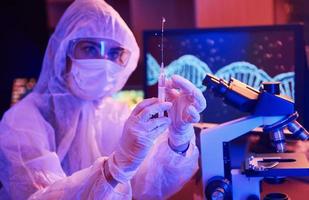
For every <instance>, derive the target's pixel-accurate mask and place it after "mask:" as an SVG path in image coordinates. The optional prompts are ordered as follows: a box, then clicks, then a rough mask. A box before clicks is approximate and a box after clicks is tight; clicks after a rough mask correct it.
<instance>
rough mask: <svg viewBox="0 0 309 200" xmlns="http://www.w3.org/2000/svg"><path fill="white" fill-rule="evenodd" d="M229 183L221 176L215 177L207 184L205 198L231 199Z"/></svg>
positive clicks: (214, 199) (208, 199)
mask: <svg viewBox="0 0 309 200" xmlns="http://www.w3.org/2000/svg"><path fill="white" fill-rule="evenodd" d="M230 187H231V186H230V181H229V180H228V179H225V178H223V177H221V176H215V177H213V178H211V179H209V181H208V182H207V185H206V188H205V196H206V198H207V200H226V199H231V189H230Z"/></svg>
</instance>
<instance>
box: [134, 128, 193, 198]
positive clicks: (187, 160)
mask: <svg viewBox="0 0 309 200" xmlns="http://www.w3.org/2000/svg"><path fill="white" fill-rule="evenodd" d="M198 156H199V152H198V149H197V147H196V145H195V137H193V138H192V140H191V142H190V146H189V149H188V150H187V152H186V154H185V155H180V154H177V153H175V152H174V151H173V150H172V149H171V148H170V147H169V145H168V136H167V133H164V134H163V135H161V136H160V137H159V138H158V140H157V141H156V143H155V146H154V147H153V149H152V151H151V153H150V154H149V155H148V156H147V158H146V159H145V161H144V162H143V163H142V165H141V167H140V168H139V170H138V172H137V174H136V175H135V176H134V178H133V180H132V190H133V197H134V199H167V198H168V197H170V196H171V195H173V194H175V193H176V192H178V191H179V190H180V189H181V188H182V187H183V186H184V184H185V183H187V182H188V181H189V180H190V178H191V177H192V176H193V175H194V174H195V172H196V171H197V169H198Z"/></svg>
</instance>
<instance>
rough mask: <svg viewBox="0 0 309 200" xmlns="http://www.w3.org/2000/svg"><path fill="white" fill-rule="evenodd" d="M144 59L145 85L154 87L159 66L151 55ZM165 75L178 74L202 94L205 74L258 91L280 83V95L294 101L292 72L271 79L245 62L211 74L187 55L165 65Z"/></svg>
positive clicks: (199, 61) (203, 63) (235, 63)
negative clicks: (271, 83) (264, 83)
mask: <svg viewBox="0 0 309 200" xmlns="http://www.w3.org/2000/svg"><path fill="white" fill-rule="evenodd" d="M146 59H147V60H146V64H147V66H146V67H147V84H148V85H154V84H156V83H157V81H158V79H157V78H158V75H159V70H160V65H159V64H158V62H157V61H156V59H155V58H154V57H153V56H152V55H151V54H147V55H146ZM165 73H166V76H167V77H168V78H169V77H171V76H172V75H173V74H178V75H180V76H182V77H184V78H186V79H188V80H190V81H191V82H192V83H193V84H194V85H195V86H196V87H197V88H199V89H200V90H201V91H202V92H204V91H205V90H206V87H205V86H204V85H203V84H202V82H203V79H204V77H205V76H206V74H207V73H210V74H214V75H215V76H218V77H219V78H223V79H225V80H227V81H228V80H230V78H232V77H233V78H235V79H237V80H240V81H241V82H243V83H245V84H247V85H249V86H251V87H254V88H256V89H259V87H260V85H261V83H262V82H264V81H279V82H281V86H280V92H281V94H283V95H286V96H289V97H290V98H292V99H294V85H295V83H294V76H295V73H294V72H287V73H281V74H278V75H277V76H275V77H273V78H272V77H270V76H269V75H268V74H267V73H266V72H265V71H264V70H262V69H259V68H257V67H256V66H255V65H253V64H251V63H249V62H245V61H238V62H233V63H230V64H229V65H226V66H224V67H222V68H221V69H220V70H218V71H217V72H216V73H213V72H212V71H211V70H210V68H209V67H208V65H207V64H206V63H205V62H203V61H202V60H200V59H199V58H197V57H196V56H194V55H189V54H187V55H183V56H181V57H179V58H178V59H176V60H174V61H172V62H171V63H170V64H169V65H167V66H166V67H165Z"/></svg>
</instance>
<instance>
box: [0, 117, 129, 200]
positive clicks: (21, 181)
mask: <svg viewBox="0 0 309 200" xmlns="http://www.w3.org/2000/svg"><path fill="white" fill-rule="evenodd" d="M40 136H41V137H40ZM45 141H46V138H44V137H42V134H35V133H32V132H31V133H30V132H29V131H26V130H18V131H16V130H14V131H13V130H12V129H11V128H9V127H8V126H6V125H5V124H3V123H0V180H1V182H2V184H3V187H4V189H5V191H6V195H7V196H9V197H10V199H13V200H14V199H27V198H29V199H46V200H54V199H131V198H132V192H131V185H130V183H127V184H118V185H117V186H116V187H115V188H113V187H112V186H111V185H110V184H109V183H108V182H107V181H106V179H105V177H104V174H103V173H102V170H103V162H104V160H105V159H106V158H103V157H102V158H99V159H98V160H97V161H96V162H95V163H94V164H93V165H92V166H90V167H88V168H85V169H83V170H80V171H78V172H76V173H74V174H72V175H71V176H66V175H65V173H64V172H63V169H62V167H61V164H60V160H59V157H58V156H57V154H56V153H55V152H52V151H50V150H49V148H48V144H47V143H46V142H45Z"/></svg>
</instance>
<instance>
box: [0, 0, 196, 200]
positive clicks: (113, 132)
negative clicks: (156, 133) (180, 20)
mask: <svg viewBox="0 0 309 200" xmlns="http://www.w3.org/2000/svg"><path fill="white" fill-rule="evenodd" d="M88 37H97V38H107V39H112V40H115V41H117V42H118V43H120V44H121V45H123V46H125V47H126V48H127V49H128V50H129V51H130V52H131V56H130V59H129V61H128V63H127V65H126V66H125V68H124V70H122V71H121V72H119V73H118V74H117V77H118V78H117V80H116V83H115V85H114V87H113V88H111V89H110V90H109V91H108V92H107V93H106V94H104V98H103V97H102V98H100V99H97V100H95V101H89V100H83V99H81V98H79V97H76V96H75V95H73V94H72V93H71V92H70V89H69V88H68V86H67V83H66V78H65V77H66V76H67V75H68V74H67V71H66V51H67V46H68V42H69V41H70V40H71V39H75V38H88ZM138 57H139V49H138V46H137V44H136V41H135V39H134V36H133V34H132V33H131V31H130V30H129V28H128V27H127V26H126V24H125V22H124V21H123V20H122V19H121V18H120V16H119V14H118V13H117V12H116V11H114V10H113V9H112V8H111V7H110V6H109V5H108V4H106V3H105V2H104V1H103V0H77V1H75V2H74V3H73V4H72V5H71V6H70V7H69V8H68V9H67V11H66V12H65V13H64V15H63V17H62V18H61V20H60V22H59V24H58V26H57V28H56V30H55V32H54V34H53V35H52V36H51V38H50V40H49V43H48V47H47V50H46V53H45V57H44V61H43V66H42V71H41V74H40V78H39V81H38V83H37V85H36V87H35V89H34V91H33V92H32V93H31V94H29V95H28V96H27V97H25V98H24V99H23V100H22V101H21V102H19V103H18V104H16V105H15V106H14V107H12V108H11V109H10V110H9V111H7V112H6V113H5V115H4V117H3V119H2V121H1V123H0V181H1V182H2V184H3V188H2V189H1V192H0V195H1V196H0V199H27V198H29V199H47V200H49V199H53V200H54V199H132V194H133V196H134V198H136V199H165V198H167V197H168V196H170V195H172V194H173V193H174V192H176V191H178V190H179V189H180V188H181V187H182V185H184V184H185V183H186V182H187V181H188V179H189V178H190V177H191V176H192V175H193V174H194V173H195V171H196V170H197V158H198V150H197V148H196V147H195V144H194V143H193V142H192V143H191V144H190V148H189V150H188V152H187V154H186V156H181V155H178V154H176V153H175V152H173V151H172V150H171V149H170V148H169V146H168V144H167V135H168V134H167V133H164V134H163V135H161V136H160V138H159V139H158V140H157V141H156V142H155V145H154V147H153V148H152V149H151V150H150V151H151V153H150V154H148V155H147V157H146V158H145V160H144V161H143V162H142V164H141V166H140V167H139V169H138V171H137V173H136V174H135V175H134V177H133V179H132V180H131V182H132V183H134V184H132V186H131V182H129V181H128V182H126V183H122V184H117V186H116V187H115V188H113V187H112V186H111V185H110V184H109V183H108V182H107V181H106V179H105V177H104V175H103V173H102V168H103V162H104V160H106V159H108V158H109V156H110V155H113V152H114V151H115V149H116V148H117V146H118V145H119V142H120V138H121V135H122V132H123V127H124V123H125V121H126V119H127V118H128V117H129V114H130V110H129V109H128V108H127V107H126V106H125V105H123V104H119V103H116V102H114V101H113V100H112V99H111V98H110V97H108V96H109V95H111V94H113V93H115V92H116V91H118V90H120V89H121V88H122V87H123V85H124V84H125V82H126V80H127V79H128V77H129V76H130V74H131V73H132V72H133V71H134V69H135V68H136V65H137V61H138Z"/></svg>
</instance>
